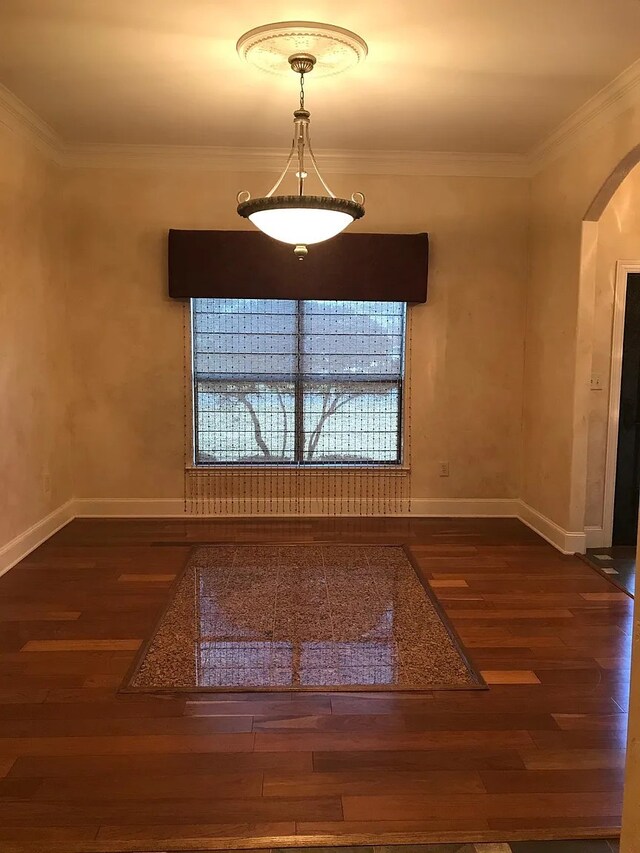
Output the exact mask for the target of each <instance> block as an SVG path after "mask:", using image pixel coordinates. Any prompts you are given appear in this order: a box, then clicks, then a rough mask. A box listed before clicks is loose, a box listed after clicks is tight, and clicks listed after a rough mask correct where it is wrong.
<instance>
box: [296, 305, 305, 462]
mask: <svg viewBox="0 0 640 853" xmlns="http://www.w3.org/2000/svg"><path fill="white" fill-rule="evenodd" d="M303 335H304V311H303V306H302V301H301V300H298V301H297V302H296V377H295V404H294V405H295V418H294V422H295V437H294V458H295V461H296V464H297V465H301V464H302V463H303V462H304V389H303V385H302V340H303Z"/></svg>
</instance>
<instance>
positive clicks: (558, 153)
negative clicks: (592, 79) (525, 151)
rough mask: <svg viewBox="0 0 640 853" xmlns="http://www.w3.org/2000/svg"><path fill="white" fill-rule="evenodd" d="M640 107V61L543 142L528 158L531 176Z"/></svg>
mask: <svg viewBox="0 0 640 853" xmlns="http://www.w3.org/2000/svg"><path fill="white" fill-rule="evenodd" d="M638 105H640V59H639V60H637V61H636V62H634V63H633V65H630V66H629V67H628V68H626V69H625V70H624V71H623V72H622V73H621V74H619V75H618V76H617V77H616V78H615V79H614V80H612V81H611V82H610V83H608V84H607V85H606V86H605V87H604V88H603V89H601V90H600V91H599V92H597V93H596V94H595V95H594V96H593V97H592V98H589V100H588V101H586V102H585V103H584V104H583V105H582V106H581V107H579V108H578V109H577V110H576V111H575V112H574V113H572V115H570V116H569V117H568V118H567V119H565V120H564V121H563V122H562V123H561V124H559V125H558V127H557V128H556V129H555V130H554V131H552V132H551V133H550V134H549V135H548V136H547V137H545V139H543V140H542V142H540V143H539V144H538V145H537V146H536V147H535V148H533V149H532V151H531V152H530V153H529V155H528V160H529V164H530V167H531V174H532V175H535V174H536V173H537V172H539V171H540V170H541V169H543V168H544V167H545V166H547V165H548V164H549V163H552V162H553V161H554V160H557V159H558V158H559V157H562V155H563V154H566V153H568V152H569V151H571V150H572V149H573V148H575V147H576V146H577V145H579V144H580V143H581V142H582V141H583V140H584V139H586V138H588V137H589V136H590V135H591V134H592V133H594V132H595V131H597V130H599V129H600V128H601V127H604V126H605V125H606V124H608V123H609V122H611V121H613V120H614V119H615V118H617V117H618V116H619V115H621V114H622V113H623V112H625V111H626V110H628V109H630V108H632V107H634V106H638Z"/></svg>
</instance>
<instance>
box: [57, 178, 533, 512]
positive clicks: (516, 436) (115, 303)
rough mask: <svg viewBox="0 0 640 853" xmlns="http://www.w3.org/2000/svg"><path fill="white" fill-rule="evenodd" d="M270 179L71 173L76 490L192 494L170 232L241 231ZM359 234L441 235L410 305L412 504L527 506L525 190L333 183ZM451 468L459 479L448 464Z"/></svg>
mask: <svg viewBox="0 0 640 853" xmlns="http://www.w3.org/2000/svg"><path fill="white" fill-rule="evenodd" d="M270 178H271V176H270V175H258V174H253V175H247V174H243V175H236V174H233V173H219V172H209V173H207V172H202V171H199V170H190V169H183V170H176V169H173V170H169V169H165V170H157V171H156V170H153V171H152V170H139V169H135V170H134V169H132V170H126V169H121V170H112V169H93V170H92V169H86V170H75V171H74V172H73V173H71V174H70V175H69V177H68V181H67V209H68V210H69V220H68V231H69V239H70V251H71V254H72V258H73V269H72V276H73V281H72V290H73V293H74V323H75V327H76V337H75V362H76V365H77V369H78V377H79V378H78V382H79V395H78V400H79V406H78V413H77V428H78V443H77V445H76V475H77V496H79V497H87V498H154V497H159V498H175V497H180V495H181V494H182V490H183V470H182V469H183V465H182V459H183V401H182V393H183V391H182V388H183V382H182V369H183V368H182V365H183V357H182V334H183V327H182V323H183V320H182V312H181V308H180V306H179V305H178V304H177V303H173V302H171V301H170V300H169V299H168V298H167V296H166V276H165V242H166V231H167V228H169V227H176V228H238V227H240V226H241V225H242V223H241V221H240V220H239V219H238V217H237V215H236V214H235V202H234V199H235V194H236V192H237V190H238V189H241V188H245V187H249V188H250V189H251V190H252V191H253V192H259V191H260V190H261V189H262V188H264V187H265V186H267V184H268V183H269V180H270ZM333 183H334V185H335V187H334V188H335V190H336V191H337V192H342V193H350V192H351V191H352V190H353V188H358V189H362V190H363V191H364V192H365V193H366V195H367V206H368V213H367V217H366V219H365V220H364V222H363V223H362V224H361V225H362V230H369V231H399V232H401V231H419V230H428V231H429V232H431V234H432V247H431V248H432V257H431V265H430V290H429V301H428V304H427V305H426V306H421V307H417V308H414V309H412V311H413V345H414V388H413V394H412V415H413V441H414V445H413V449H414V477H413V493H414V496H416V497H421V498H423V497H424V498H426V497H490V498H501V497H516V496H517V495H518V493H519V483H520V443H521V412H522V396H521V388H522V365H523V332H524V312H525V283H526V273H527V217H528V203H529V194H528V182H527V181H526V180H525V179H488V178H452V177H422V178H404V177H397V176H393V177H391V176H385V177H381V176H375V177H374V176H364V175H363V176H353V175H350V176H348V177H347V176H336V177H335V178H334V179H333ZM440 460H448V461H449V462H450V470H451V475H450V477H449V478H448V479H445V478H440V477H439V476H438V470H437V463H438V461H440Z"/></svg>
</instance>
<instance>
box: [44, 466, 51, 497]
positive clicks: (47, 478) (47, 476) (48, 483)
mask: <svg viewBox="0 0 640 853" xmlns="http://www.w3.org/2000/svg"><path fill="white" fill-rule="evenodd" d="M42 491H43V492H44V493H45V495H50V494H51V474H50V473H49V472H48V471H45V472H44V474H43V475H42Z"/></svg>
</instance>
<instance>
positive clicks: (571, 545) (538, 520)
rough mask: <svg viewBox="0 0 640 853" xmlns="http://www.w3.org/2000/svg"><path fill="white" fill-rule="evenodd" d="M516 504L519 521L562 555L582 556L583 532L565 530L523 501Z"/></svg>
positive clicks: (583, 549)
mask: <svg viewBox="0 0 640 853" xmlns="http://www.w3.org/2000/svg"><path fill="white" fill-rule="evenodd" d="M518 503H519V504H520V508H519V512H518V518H519V519H520V521H522V522H523V523H524V524H526V525H527V527H530V528H531V530H533V531H534V532H535V533H537V534H538V535H539V536H542V538H543V539H546V540H547V542H549V544H550V545H553V546H554V547H555V548H557V549H558V551H560V552H561V553H562V554H584V552H585V550H586V538H587V537H586V534H585V532H584V531H570V530H565V529H564V528H563V527H560V526H559V525H558V524H556V523H555V521H551V519H550V518H547V517H546V515H542V513H540V512H538V510H536V509H534V508H533V507H532V506H529V504H527V503H525V502H524V501H519V502H518Z"/></svg>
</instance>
